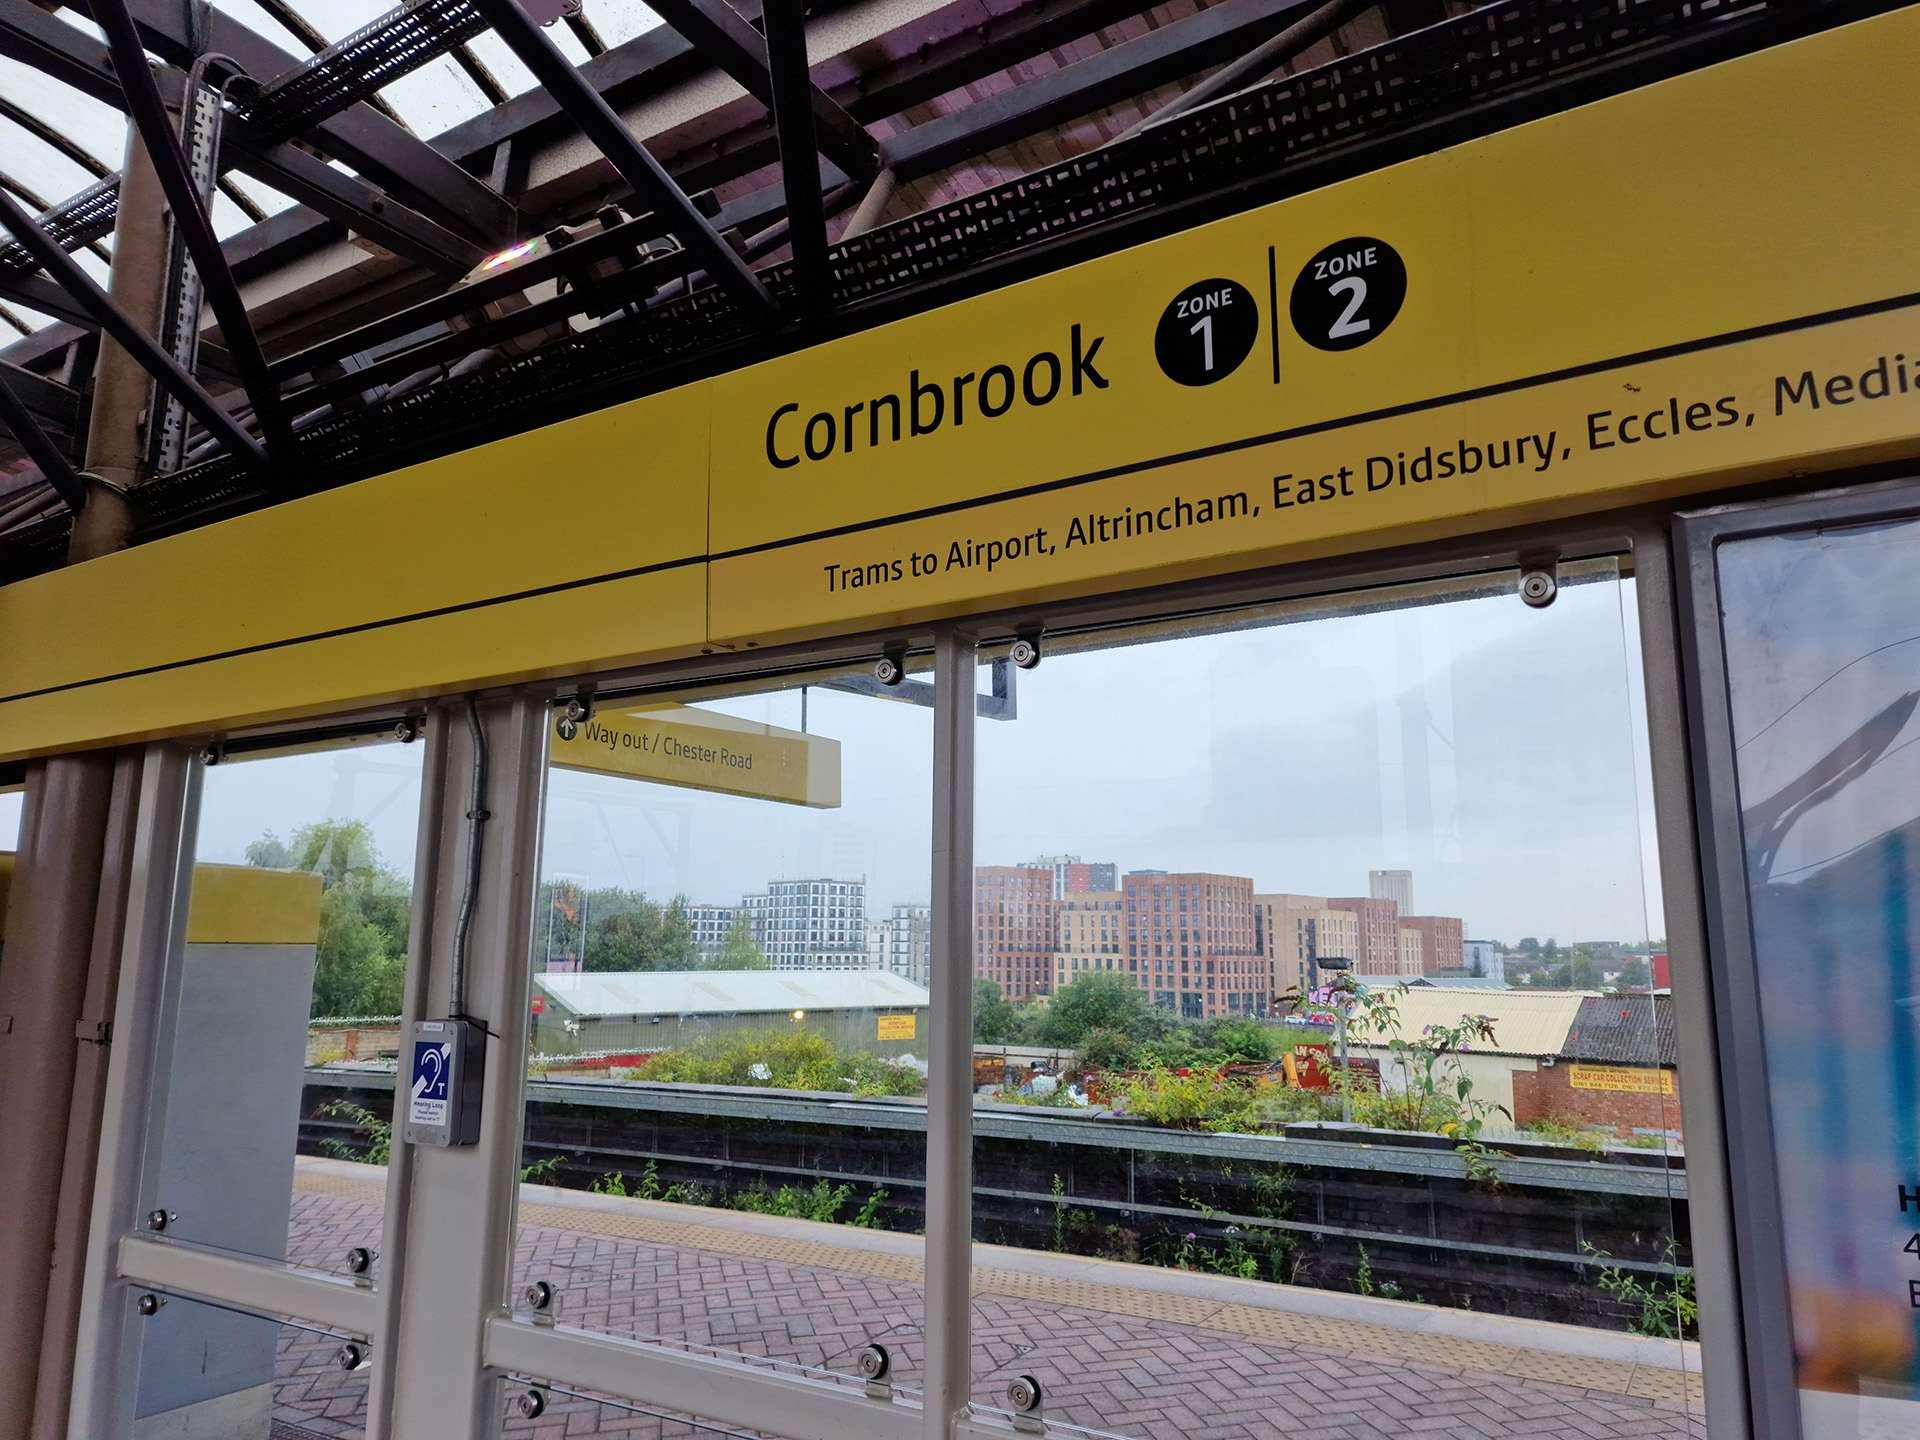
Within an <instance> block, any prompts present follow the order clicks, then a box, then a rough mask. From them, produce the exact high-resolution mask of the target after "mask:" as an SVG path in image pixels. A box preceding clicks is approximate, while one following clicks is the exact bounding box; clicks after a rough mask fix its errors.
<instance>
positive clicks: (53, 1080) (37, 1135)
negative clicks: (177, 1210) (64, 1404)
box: [0, 752, 113, 1430]
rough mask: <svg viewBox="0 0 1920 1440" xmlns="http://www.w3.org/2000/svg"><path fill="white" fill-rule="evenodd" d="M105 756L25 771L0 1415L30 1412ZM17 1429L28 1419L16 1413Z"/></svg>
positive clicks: (5, 986) (9, 996)
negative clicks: (18, 1425) (25, 790)
mask: <svg viewBox="0 0 1920 1440" xmlns="http://www.w3.org/2000/svg"><path fill="white" fill-rule="evenodd" d="M112 790H113V755H112V753H111V752H100V753H96V754H89V755H73V756H61V757H58V758H56V759H53V760H47V761H43V762H41V763H39V764H37V765H35V766H34V767H33V769H32V770H31V771H30V772H29V775H28V780H27V796H28V799H27V806H26V811H25V814H24V815H23V816H22V824H21V831H20V852H19V859H18V870H17V872H16V881H15V887H14V897H13V913H12V916H11V919H10V921H9V924H8V934H9V935H10V937H11V939H10V941H9V944H8V946H7V956H6V964H5V966H4V967H0V1017H4V1018H3V1019H0V1095H5V1096H6V1097H7V1098H6V1104H5V1105H4V1106H0V1215H3V1216H5V1217H6V1221H5V1224H4V1225H0V1417H6V1419H5V1421H4V1422H0V1423H5V1424H10V1423H12V1422H13V1421H14V1419H16V1418H17V1417H25V1416H31V1415H32V1413H33V1404H34V1392H35V1390H36V1388H37V1386H38V1378H39V1369H40V1346H41V1335H42V1327H43V1325H44V1322H45V1318H46V1306H47V1291H48V1283H49V1276H50V1274H51V1273H52V1260H53V1253H54V1233H55V1229H56V1221H57V1218H58V1213H59V1209H60V1178H61V1172H62V1169H63V1165H64V1159H65V1155H66V1148H67V1120H68V1114H69V1110H70V1107H71V1105H72V1101H73V1065H74V1051H75V1050H76V1048H77V1047H78V1046H79V1044H80V1041H79V1038H78V1034H77V1027H78V1025H79V1024H80V1021H81V1019H82V1015H81V1011H82V1002H83V1001H84V999H85V997H86V988H87V961H88V957H89V955H90V954H91V952H92V948H93V920H94V910H95V908H96V906H97V904H98V902H99V898H100V896H99V891H100V865H101V856H102V851H103V847H104V845H105V842H106V831H107V809H108V804H109V802H110V799H111V796H112ZM21 1428H22V1430H24V1429H25V1428H26V1427H25V1425H24V1424H23V1425H22V1426H21Z"/></svg>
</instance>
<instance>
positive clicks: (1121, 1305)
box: [276, 1173, 1705, 1440]
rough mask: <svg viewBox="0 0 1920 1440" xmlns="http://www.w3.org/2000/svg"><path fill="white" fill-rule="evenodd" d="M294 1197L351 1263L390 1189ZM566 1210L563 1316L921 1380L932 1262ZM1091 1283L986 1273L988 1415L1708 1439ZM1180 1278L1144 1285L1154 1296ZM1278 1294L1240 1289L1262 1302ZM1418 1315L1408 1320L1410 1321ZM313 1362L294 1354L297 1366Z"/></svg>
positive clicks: (1193, 1301) (1690, 1415) (603, 1426)
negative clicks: (1008, 1392) (1022, 1404)
mask: <svg viewBox="0 0 1920 1440" xmlns="http://www.w3.org/2000/svg"><path fill="white" fill-rule="evenodd" d="M299 1183H300V1184H301V1185H302V1186H303V1187H310V1188H303V1190H302V1191H301V1193H297V1194H296V1196H295V1201H294V1224H293V1230H292V1245H293V1256H292V1258H294V1259H296V1260H297V1261H298V1262H299V1263H304V1264H317V1265H319V1266H321V1267H323V1268H329V1269H331V1268H336V1265H337V1259H338V1255H337V1251H338V1249H339V1247H340V1245H341V1237H342V1236H346V1235H365V1234H367V1233H370V1231H371V1229H373V1228H377V1220H378V1204H377V1197H378V1195H379V1190H378V1188H377V1186H374V1185H372V1184H368V1183H366V1182H355V1181H353V1180H351V1179H341V1178H339V1177H338V1176H326V1175H319V1174H313V1173H303V1175H302V1177H301V1179H300V1182H299ZM356 1191H357V1193H355V1192H356ZM322 1192H325V1193H322ZM553 1199H563V1200H564V1199H565V1197H564V1195H563V1192H555V1191H551V1190H546V1189H543V1188H536V1187H529V1189H528V1193H527V1195H526V1196H525V1197H524V1198H523V1202H522V1205H521V1232H520V1243H519V1247H518V1253H517V1256H516V1267H515V1268H516V1275H518V1276H521V1277H524V1278H526V1279H535V1278H541V1279H547V1280H549V1281H550V1282H551V1283H553V1284H554V1285H555V1286H556V1288H557V1289H558V1290H559V1291H560V1293H561V1300H560V1315H559V1318H560V1319H561V1321H562V1322H563V1323H566V1324H569V1325H578V1326H582V1327H585V1328H588V1329H598V1330H605V1331H609V1332H612V1333H617V1334H622V1335H635V1336H642V1337H647V1338H658V1339H666V1340H673V1341H678V1342H683V1343H686V1344H688V1345H691V1346H694V1347H698V1348H703V1349H705V1348H711V1349H715V1350H720V1351H727V1352H736V1353H739V1354H742V1355H746V1356H755V1357H764V1359H765V1360H771V1361H786V1362H792V1363H796V1364H801V1365H807V1366H816V1367H822V1368H826V1369H830V1370H834V1371H837V1372H839V1373H841V1374H843V1375H844V1374H850V1373H851V1371H852V1357H853V1355H854V1353H855V1352H856V1351H858V1349H859V1348H860V1347H861V1346H862V1345H865V1344H867V1343H868V1342H869V1341H873V1340H878V1341H881V1342H882V1343H884V1344H886V1345H887V1347H888V1349H889V1350H890V1351H892V1353H893V1355H894V1357H895V1378H896V1380H897V1381H898V1383H899V1384H901V1385H902V1386H908V1387H910V1386H914V1385H916V1384H917V1383H918V1378H919V1372H920V1364H921V1357H922V1344H921V1333H920V1320H921V1313H922V1302H921V1292H920V1286H919V1279H920V1274H919V1270H920V1267H919V1262H918V1259H917V1258H916V1257H912V1256H910V1255H906V1254H901V1253H889V1250H887V1249H865V1248H852V1247H850V1246H842V1245H838V1244H833V1243H828V1242H831V1241H832V1240H834V1239H835V1238H836V1237H839V1236H842V1235H846V1234H847V1232H845V1231H842V1230H840V1229H839V1228H838V1227H823V1226H808V1225H803V1224H795V1223H793V1222H784V1223H782V1222H773V1223H771V1224H770V1223H768V1222H766V1221H765V1220H764V1219H763V1218H762V1217H745V1216H739V1217H732V1216H727V1215H725V1214H724V1213H718V1212H691V1213H685V1212H682V1214H683V1217H684V1218H678V1217H676V1212H681V1207H670V1206H660V1205H657V1204H653V1205H641V1204H637V1203H636V1204H631V1205H624V1206H623V1205H610V1204H606V1203H603V1202H600V1201H598V1200H597V1199H596V1200H595V1201H594V1202H593V1203H591V1204H590V1205H589V1204H585V1203H581V1204H574V1203H543V1202H545V1201H551V1200H553ZM750 1222H752V1223H750ZM736 1227H737V1228H736ZM860 1236H861V1232H853V1234H852V1235H851V1236H849V1237H848V1238H849V1239H854V1238H857V1237H860ZM815 1237H820V1238H815ZM356 1243H358V1242H356ZM868 1243H873V1242H868ZM892 1248H893V1249H894V1250H895V1251H897V1249H898V1248H899V1246H898V1243H897V1242H895V1243H894V1245H893V1247H892ZM996 1254H997V1256H998V1257H1000V1258H1002V1259H1003V1260H1005V1261H1007V1263H1008V1264H1009V1265H1012V1264H1015V1263H1017V1262H1018V1257H1015V1256H1013V1255H1012V1252H994V1251H992V1250H991V1249H989V1248H988V1247H981V1250H980V1257H981V1258H983V1259H992V1258H995V1257H996ZM1047 1258H1048V1259H1052V1258H1056V1257H1047ZM1093 1273H1094V1274H1095V1276H1096V1278H1097V1280H1098V1281H1099V1282H1100V1283H1095V1282H1094V1281H1093V1280H1088V1279H1076V1278H1063V1277H1061V1276H1059V1275H1050V1274H1035V1273H1030V1272H1027V1271H1022V1270H1020V1269H1015V1268H1006V1269H996V1268H994V1267H993V1266H991V1265H983V1266H982V1267H981V1268H979V1269H976V1271H975V1286H974V1288H975V1301H974V1339H975V1346H974V1353H975V1366H974V1399H975V1401H976V1403H980V1404H985V1405H993V1404H997V1403H998V1397H999V1395H1000V1392H1001V1390H1002V1388H1003V1387H1004V1385H1005V1383H1006V1381H1007V1379H1008V1378H1009V1377H1011V1376H1012V1375H1015V1374H1020V1373H1032V1374H1034V1375H1036V1376H1038V1377H1039V1378H1040V1380H1041V1381H1042V1383H1043V1385H1044V1386H1045V1388H1046V1393H1047V1417H1048V1419H1049V1420H1051V1421H1056V1422H1064V1423H1065V1424H1069V1425H1076V1426H1085V1427H1089V1428H1092V1429H1097V1430H1102V1431H1110V1432H1117V1433H1119V1434H1122V1435H1127V1436H1135V1437H1140V1440H1280V1437H1282V1436H1285V1437H1288V1440H1375V1437H1387V1436H1414V1435H1418V1436H1423V1437H1424V1436H1434V1437H1445V1440H1495V1437H1506V1436H1522V1435H1542V1436H1547V1435H1552V1436H1561V1435H1564V1436H1577V1437H1593V1440H1605V1437H1614V1436H1619V1437H1627V1436H1662V1437H1665V1436H1672V1437H1689V1440H1692V1437H1698V1436H1703V1435H1704V1433H1705V1426H1704V1419H1703V1416H1704V1412H1703V1410H1702V1409H1701V1406H1700V1404H1699V1396H1698V1389H1697V1385H1698V1381H1697V1377H1695V1376H1692V1375H1687V1374H1684V1373H1683V1372H1681V1371H1679V1370H1674V1369H1667V1368H1662V1367H1659V1366H1649V1365H1644V1364H1635V1363H1617V1362H1615V1361H1610V1360H1604V1359H1593V1358H1583V1357H1581V1356H1577V1355H1567V1354H1553V1353H1548V1352H1545V1351H1541V1350H1534V1349H1524V1348H1520V1347H1518V1346H1513V1345H1500V1344H1493V1343H1488V1342H1486V1341H1484V1340H1478V1339H1462V1338H1459V1337H1458V1336H1450V1335H1446V1334H1433V1333H1426V1332H1423V1331H1421V1330H1418V1329H1405V1330H1402V1329H1395V1328H1392V1327H1390V1326H1386V1325H1380V1324H1368V1323H1360V1322H1356V1321H1353V1320H1347V1319H1339V1318H1328V1317H1326V1316H1321V1315H1311V1314H1299V1313H1290V1312H1288V1311H1286V1310H1282V1309H1275V1308H1272V1307H1271V1306H1269V1305H1261V1304H1246V1303H1234V1302H1233V1301H1232V1300H1224V1301H1223V1300H1222V1299H1220V1298H1217V1297H1216V1296H1214V1295H1211V1294H1198V1295H1195V1294H1179V1293H1169V1292H1168V1291H1167V1290H1165V1289H1148V1288H1134V1287H1132V1286H1129V1285H1128V1284H1126V1283H1125V1281H1126V1279H1127V1277H1128V1275H1129V1273H1132V1274H1135V1275H1139V1270H1138V1267H1124V1266H1107V1267H1104V1268H1103V1269H1100V1270H1099V1271H1097V1272H1093ZM1116 1279H1117V1280H1118V1282H1119V1283H1115V1281H1116ZM1164 1279H1165V1277H1164V1276H1162V1275H1159V1274H1147V1275H1139V1283H1140V1285H1141V1286H1145V1285H1147V1284H1149V1283H1153V1284H1160V1283H1162V1282H1163V1281H1164ZM1273 1288H1275V1287H1254V1288H1253V1289H1249V1290H1244V1291H1243V1290H1241V1289H1237V1288H1235V1287H1233V1286H1229V1287H1227V1288H1226V1289H1225V1291H1224V1292H1223V1293H1225V1294H1228V1295H1236V1294H1241V1293H1245V1294H1248V1295H1253V1296H1256V1297H1257V1296H1258V1295H1259V1292H1261V1291H1270V1290H1272V1289H1273ZM1419 1308H1420V1307H1401V1310H1402V1311H1404V1312H1405V1313H1407V1314H1409V1315H1410V1316H1413V1315H1414V1312H1416V1311H1417V1310H1418V1309H1419ZM1368 1313H1372V1312H1371V1311H1370V1312H1368ZM1380 1313H1384V1314H1388V1315H1392V1314H1397V1313H1401V1311H1395V1310H1392V1309H1388V1310H1383V1311H1381V1312H1380ZM1414 1318H1416V1319H1417V1318H1418V1317H1417V1316H1414ZM301 1348H302V1347H301V1346H300V1345H299V1344H295V1345H293V1346H290V1347H287V1348H286V1349H285V1350H283V1369H290V1368H291V1366H292V1364H293V1362H294V1361H295V1360H296V1359H297V1358H298V1357H297V1353H296V1352H298V1351H299V1350H300V1349H301ZM289 1381H290V1382H292V1383H288V1384H285V1385H283V1387H282V1390H283V1397H282V1398H283V1400H284V1403H283V1404H282V1405H280V1406H279V1407H278V1408H277V1409H276V1416H277V1418H278V1419H279V1420H281V1421H282V1422H285V1424H286V1425H288V1426H290V1427H292V1426H299V1427H310V1433H312V1434H316V1435H326V1436H337V1435H342V1434H346V1433H351V1431H349V1430H342V1429H340V1428H331V1427H337V1426H339V1425H340V1423H341V1417H340V1416H339V1415H338V1414H337V1413H336V1414H334V1415H332V1416H327V1417H325V1418H321V1417H319V1416H316V1417H315V1420H306V1419H303V1418H302V1414H303V1411H302V1405H303V1404H305V1403H307V1401H306V1400H305V1399H304V1398H303V1394H304V1393H308V1392H301V1391H300V1388H299V1385H298V1383H297V1382H296V1381H294V1377H293V1376H292V1375H289ZM316 1421H318V1423H316ZM288 1433H289V1435H290V1436H295V1437H298V1440H304V1437H299V1436H298V1432H297V1431H293V1430H289V1431H288ZM508 1433H509V1434H511V1435H513V1436H515V1437H516V1440H518V1437H522V1436H525V1437H535V1440H561V1437H563V1436H564V1437H567V1440H572V1437H575V1436H621V1437H633V1440H675V1437H678V1436H682V1435H687V1436H692V1435H700V1434H714V1433H717V1432H710V1431H703V1430H700V1429H697V1428H694V1427H691V1426H688V1425H685V1424H682V1423H677V1422H673V1421H663V1420H660V1419H656V1418H653V1417H648V1416H635V1415H631V1414H628V1413H625V1412H624V1411H622V1410H618V1409H615V1408H614V1407H612V1406H610V1405H594V1404H592V1403H590V1402H587V1401H584V1400H572V1399H568V1398H565V1397H559V1396H556V1397H554V1404H553V1406H552V1407H551V1408H550V1409H549V1412H548V1414H547V1416H545V1417H542V1418H541V1419H540V1420H534V1421H525V1420H515V1421H513V1422H511V1423H510V1425H509V1430H508Z"/></svg>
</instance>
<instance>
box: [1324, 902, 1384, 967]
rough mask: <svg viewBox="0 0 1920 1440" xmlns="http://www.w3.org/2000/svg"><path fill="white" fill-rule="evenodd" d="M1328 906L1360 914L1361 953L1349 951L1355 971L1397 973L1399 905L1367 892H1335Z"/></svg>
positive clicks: (1330, 908) (1349, 957)
mask: <svg viewBox="0 0 1920 1440" xmlns="http://www.w3.org/2000/svg"><path fill="white" fill-rule="evenodd" d="M1327 908H1328V909H1329V910H1350V911H1352V912H1353V913H1354V914H1355V915H1357V916H1359V917H1360V953H1359V954H1357V955H1349V956H1348V957H1347V958H1348V959H1349V960H1351V961H1353V970H1354V973H1355V974H1356V975H1398V974H1400V973H1401V972H1400V907H1399V906H1398V905H1397V904H1395V903H1394V902H1393V901H1391V900H1375V899H1373V898H1372V897H1371V896H1367V895H1336V896H1333V897H1331V898H1329V899H1328V901H1327Z"/></svg>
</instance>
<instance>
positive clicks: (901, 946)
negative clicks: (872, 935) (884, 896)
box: [868, 905, 933, 985]
mask: <svg viewBox="0 0 1920 1440" xmlns="http://www.w3.org/2000/svg"><path fill="white" fill-rule="evenodd" d="M870 923H871V925H872V926H873V927H874V929H876V930H878V931H879V936H878V940H879V944H878V950H877V957H876V953H875V951H874V950H873V949H872V948H870V949H869V952H868V954H869V959H871V960H873V962H874V963H873V968H874V969H876V970H889V971H891V972H893V973H894V974H895V975H898V976H901V977H902V978H903V979H907V980H911V981H913V982H914V984H916V985H927V984H930V983H931V982H932V973H933V965H932V955H933V952H932V948H931V946H930V944H929V943H928V937H929V936H930V934H931V933H932V927H933V907H932V906H931V905H895V906H894V907H893V913H892V914H891V915H889V916H888V917H887V918H886V919H884V920H875V921H872V922H870Z"/></svg>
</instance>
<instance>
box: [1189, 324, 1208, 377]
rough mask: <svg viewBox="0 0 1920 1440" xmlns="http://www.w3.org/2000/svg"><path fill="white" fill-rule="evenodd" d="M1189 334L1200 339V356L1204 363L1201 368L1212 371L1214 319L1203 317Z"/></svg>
mask: <svg viewBox="0 0 1920 1440" xmlns="http://www.w3.org/2000/svg"><path fill="white" fill-rule="evenodd" d="M1187 333H1188V334H1189V335H1198V336H1199V337H1200V355H1201V358H1202V360H1203V362H1204V363H1203V364H1202V365H1201V366H1200V368H1201V369H1202V370H1211V369H1212V368H1213V317H1212V316H1211V315H1202V316H1201V317H1200V318H1199V320H1198V321H1196V322H1195V323H1194V326H1193V328H1192V329H1191V330H1189V331H1187Z"/></svg>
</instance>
